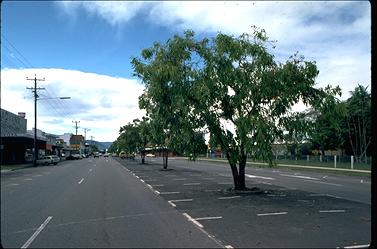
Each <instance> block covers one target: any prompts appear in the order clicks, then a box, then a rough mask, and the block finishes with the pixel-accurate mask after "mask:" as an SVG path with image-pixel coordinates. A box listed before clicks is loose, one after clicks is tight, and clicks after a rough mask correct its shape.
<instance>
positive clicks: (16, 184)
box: [9, 183, 20, 186]
mask: <svg viewBox="0 0 377 249" xmlns="http://www.w3.org/2000/svg"><path fill="white" fill-rule="evenodd" d="M18 185H20V184H18V183H11V184H9V186H18Z"/></svg>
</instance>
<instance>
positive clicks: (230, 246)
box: [225, 245, 234, 249]
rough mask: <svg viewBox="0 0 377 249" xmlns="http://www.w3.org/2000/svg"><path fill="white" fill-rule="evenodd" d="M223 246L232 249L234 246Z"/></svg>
mask: <svg viewBox="0 0 377 249" xmlns="http://www.w3.org/2000/svg"><path fill="white" fill-rule="evenodd" d="M225 248H227V249H233V248H234V247H233V246H231V245H226V246H225Z"/></svg>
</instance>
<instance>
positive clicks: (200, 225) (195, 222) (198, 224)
mask: <svg viewBox="0 0 377 249" xmlns="http://www.w3.org/2000/svg"><path fill="white" fill-rule="evenodd" d="M183 215H184V216H185V217H186V218H187V219H188V220H189V221H191V222H192V223H194V224H195V225H197V226H198V227H200V228H203V225H202V224H200V223H199V222H197V221H196V220H195V219H193V218H192V217H191V216H190V215H188V214H187V213H183Z"/></svg>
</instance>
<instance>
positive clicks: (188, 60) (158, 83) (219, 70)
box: [132, 28, 333, 190]
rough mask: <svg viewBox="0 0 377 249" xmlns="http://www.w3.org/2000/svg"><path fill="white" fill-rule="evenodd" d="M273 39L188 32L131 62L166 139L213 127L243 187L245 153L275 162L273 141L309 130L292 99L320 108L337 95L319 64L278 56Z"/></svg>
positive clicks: (258, 35) (145, 100) (235, 178)
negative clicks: (322, 82)
mask: <svg viewBox="0 0 377 249" xmlns="http://www.w3.org/2000/svg"><path fill="white" fill-rule="evenodd" d="M269 44H271V43H270V41H269V40H268V37H267V36H266V34H265V31H264V30H258V29H256V28H255V29H254V32H253V34H252V35H249V34H243V35H241V36H240V37H233V36H229V35H225V34H218V35H217V36H216V37H215V38H213V39H211V40H209V39H207V38H204V39H202V40H200V41H197V40H195V38H194V32H193V31H186V32H184V36H183V37H180V36H178V35H176V36H174V37H173V38H171V39H169V40H168V41H167V42H166V44H160V43H155V44H154V46H153V47H152V48H148V49H144V50H143V51H142V52H141V58H140V59H137V58H134V59H133V60H132V64H133V67H134V70H135V75H137V76H138V77H139V78H141V79H142V81H143V83H144V84H145V90H144V93H143V95H142V96H141V98H140V99H141V105H140V107H141V108H143V109H146V111H147V115H148V117H149V118H151V121H152V122H154V121H156V122H157V123H158V125H159V126H160V128H159V132H160V136H161V137H165V143H166V144H169V143H171V142H172V141H174V138H176V137H181V139H180V140H182V139H184V138H185V136H184V135H183V134H190V132H184V131H201V130H203V129H206V130H208V131H209V132H210V134H211V136H212V138H213V139H214V143H215V144H220V146H221V149H222V150H223V151H224V152H225V154H226V157H227V159H228V162H229V165H230V168H231V171H232V175H233V181H234V188H235V189H236V190H245V189H246V185H245V166H246V158H247V153H250V155H251V157H252V158H253V159H262V160H265V161H268V162H269V163H270V165H271V164H272V162H273V154H272V148H271V144H272V143H273V142H274V141H275V140H276V139H277V138H279V139H283V132H284V131H286V132H287V134H288V135H289V136H293V135H294V134H295V133H299V132H303V133H304V132H305V131H306V130H308V129H309V125H308V122H307V120H306V119H304V114H302V113H297V112H293V111H292V110H291V107H292V106H293V105H294V104H295V103H297V102H298V101H300V100H301V101H302V102H303V103H304V104H308V105H319V106H320V105H321V99H322V98H325V97H326V96H328V95H332V94H333V89H332V88H330V87H329V88H327V89H317V88H314V85H315V78H316V77H317V75H318V70H317V67H316V65H315V63H314V62H310V61H305V60H304V57H303V56H298V55H297V54H295V55H293V56H291V57H290V59H289V60H288V61H286V62H285V63H278V62H275V60H274V56H273V55H272V54H270V52H269V48H268V46H269ZM191 134H192V133H191ZM187 138H188V137H186V139H187Z"/></svg>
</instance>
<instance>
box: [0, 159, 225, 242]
mask: <svg viewBox="0 0 377 249" xmlns="http://www.w3.org/2000/svg"><path fill="white" fill-rule="evenodd" d="M49 217H52V218H49ZM46 223H47V224H46ZM42 224H45V226H44V227H43V229H42V230H41V231H40V233H39V234H37V236H35V233H36V232H37V231H38V228H39V227H40V226H41V225H42ZM33 235H34V236H35V238H34V240H32V242H31V243H30V244H28V243H27V242H28V241H29V242H30V239H32V238H33ZM1 242H2V246H3V247H6V248H7V247H8V248H9V247H12V248H14V247H18V248H20V247H22V246H24V247H37V248H47V247H59V248H66V247H74V248H78V247H89V248H90V247H100V248H107V247H175V248H177V247H206V248H210V247H220V246H221V245H219V244H218V242H217V241H215V240H213V239H212V238H209V237H208V236H207V235H206V234H205V233H203V232H202V231H201V230H200V229H199V228H197V227H196V226H195V225H194V224H192V223H191V222H189V221H188V220H187V219H186V218H185V217H184V216H183V215H182V214H181V213H179V212H178V211H177V210H175V209H173V208H171V206H170V205H169V204H168V203H167V202H165V201H164V200H163V199H161V198H159V197H158V196H156V195H155V194H154V193H153V192H151V191H150V189H149V188H148V187H147V186H145V184H142V183H141V182H140V181H138V180H137V179H136V178H134V177H133V176H132V175H131V174H130V173H129V172H128V171H127V170H126V169H125V168H124V167H122V166H121V165H120V164H119V163H117V162H116V161H114V160H113V159H111V158H109V159H107V158H95V159H90V158H89V159H83V160H79V161H66V162H63V163H60V164H58V166H44V167H37V168H27V169H23V170H18V171H13V172H12V173H11V174H6V175H2V177H1Z"/></svg>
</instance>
